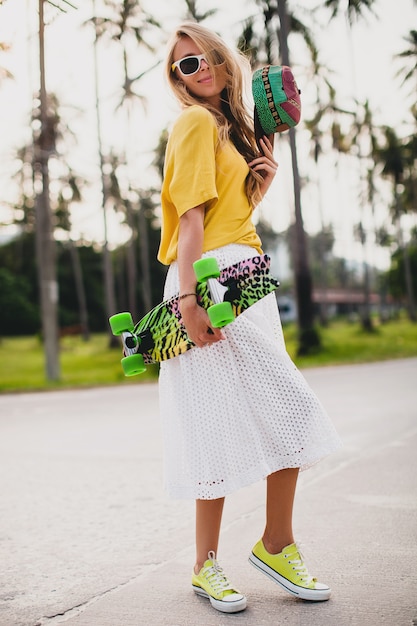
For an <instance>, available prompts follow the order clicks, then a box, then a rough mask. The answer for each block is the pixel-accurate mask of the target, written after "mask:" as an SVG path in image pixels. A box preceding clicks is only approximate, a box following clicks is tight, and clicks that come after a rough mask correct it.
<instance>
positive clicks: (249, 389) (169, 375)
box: [159, 244, 341, 500]
mask: <svg viewBox="0 0 417 626" xmlns="http://www.w3.org/2000/svg"><path fill="white" fill-rule="evenodd" d="M256 254H257V252H256V251H255V250H254V249H253V248H251V247H248V246H242V245H237V244H232V245H228V246H225V247H223V248H218V249H216V250H212V251H210V252H208V253H206V254H204V255H203V256H214V257H216V258H217V260H218V262H219V266H220V267H221V268H223V267H227V266H229V265H232V264H233V263H237V262H238V261H241V260H244V259H248V258H250V257H252V256H256ZM277 278H279V277H277ZM178 289H179V284H178V267H177V263H173V264H172V265H171V266H170V268H169V270H168V274H167V278H166V284H165V292H164V298H170V297H171V296H174V295H175V294H177V293H178ZM223 330H224V334H225V335H226V340H224V341H220V342H217V343H215V344H213V345H211V346H207V347H204V348H197V347H195V348H193V349H192V350H190V351H189V352H187V353H186V354H183V355H181V356H178V357H176V358H174V359H170V360H168V361H164V362H163V363H161V368H160V376H159V399H160V412H161V420H162V428H163V435H164V445H165V455H164V474H165V487H166V490H167V492H168V494H169V495H170V496H172V497H173V498H180V499H182V498H184V499H187V498H191V499H201V500H212V499H215V498H220V497H223V496H225V495H227V494H229V493H231V492H233V491H236V490H237V489H240V488H241V487H245V486H247V485H249V484H252V483H254V482H257V481H259V480H261V479H263V478H265V477H266V476H268V475H269V474H271V473H273V472H275V471H277V470H281V469H284V468H289V467H299V468H300V469H301V470H303V469H306V468H308V467H309V466H311V465H313V464H314V463H316V462H317V461H319V460H320V459H321V458H322V457H324V456H326V455H328V454H330V453H331V452H334V451H335V450H337V449H338V448H339V447H340V445H341V442H340V439H339V437H338V435H337V433H336V431H335V428H334V426H333V424H332V422H331V421H330V419H329V417H328V416H327V414H326V412H325V411H324V409H323V407H322V406H321V404H320V402H319V400H318V399H317V397H316V396H315V394H314V393H313V391H312V390H311V388H310V387H309V386H308V384H307V382H306V381H305V379H304V377H303V376H302V375H301V373H300V372H299V371H298V369H297V368H296V367H295V365H294V363H293V362H292V361H291V359H290V357H289V356H288V354H287V351H286V349H285V343H284V338H283V334H282V328H281V321H280V318H279V312H278V307H277V303H276V297H275V294H273V293H272V294H270V295H269V296H266V297H265V298H263V299H262V300H260V301H259V302H257V303H256V304H254V305H253V306H251V307H250V308H249V309H248V310H247V311H245V312H244V313H242V314H241V315H240V316H239V317H238V318H236V320H235V321H234V322H233V323H232V324H230V325H229V326H227V327H225V328H224V329H223Z"/></svg>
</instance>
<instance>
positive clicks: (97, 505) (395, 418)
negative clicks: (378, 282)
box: [0, 359, 417, 626]
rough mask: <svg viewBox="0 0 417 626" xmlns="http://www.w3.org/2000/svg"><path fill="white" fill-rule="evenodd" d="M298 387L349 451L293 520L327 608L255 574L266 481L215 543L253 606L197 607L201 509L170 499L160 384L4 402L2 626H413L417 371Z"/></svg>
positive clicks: (302, 489) (367, 373)
mask: <svg viewBox="0 0 417 626" xmlns="http://www.w3.org/2000/svg"><path fill="white" fill-rule="evenodd" d="M304 375H305V376H306V378H307V379H308V381H309V382H310V384H311V386H312V387H313V389H314V390H315V391H316V392H317V393H318V395H319V397H320V399H321V400H322V402H323V404H324V405H325V406H326V408H327V409H328V411H329V412H330V414H331V415H332V418H333V420H334V422H335V424H336V426H337V428H338V430H339V433H340V434H341V436H342V438H343V440H344V448H343V449H342V450H341V451H340V452H338V453H337V454H335V455H333V456H331V457H329V458H327V459H325V460H324V461H322V462H321V463H320V464H318V465H317V466H316V467H314V468H312V469H311V470H308V471H307V472H305V473H303V474H302V475H301V477H300V482H299V489H298V493H297V500H296V507H295V527H296V535H297V538H298V541H300V542H301V545H302V551H303V554H304V556H305V558H306V562H307V563H308V565H309V568H310V570H312V571H313V572H314V573H315V574H316V575H317V576H318V577H319V579H321V580H323V581H325V582H327V583H328V584H330V585H331V587H332V589H333V595H332V598H331V600H330V601H329V602H326V603H318V604H313V603H304V602H302V601H298V600H296V599H294V598H292V597H290V596H287V595H286V594H285V593H284V592H282V591H281V590H280V589H279V588H278V587H277V586H276V585H274V584H273V583H272V582H270V581H269V580H268V579H266V578H264V577H263V576H261V575H260V574H259V573H258V572H256V571H255V570H254V569H253V568H252V567H251V566H250V565H249V564H248V563H247V557H248V554H249V552H250V549H251V547H252V545H253V544H254V543H255V541H257V539H258V538H259V536H260V535H261V533H262V529H263V524H264V484H263V482H261V483H258V484H256V485H253V486H251V487H248V488H246V489H242V490H241V491H239V492H238V493H236V494H233V495H232V496H230V497H229V498H228V499H227V502H226V509H225V517H224V523H223V531H222V539H221V545H220V554H219V559H220V562H221V564H222V565H223V566H224V567H225V570H226V571H227V573H228V575H229V577H230V578H231V579H232V581H233V582H234V584H235V585H237V586H238V587H239V588H240V589H241V590H242V591H244V592H245V593H246V595H247V596H248V603H249V604H248V609H247V610H246V611H245V612H243V613H240V614H236V615H229V616H228V615H224V614H220V613H218V612H216V611H214V610H213V609H212V608H211V607H210V606H209V604H208V602H207V601H206V600H204V599H202V598H197V597H195V596H194V594H193V592H192V591H191V588H190V572H191V567H192V564H193V557H194V547H193V541H194V524H193V514H194V504H193V503H192V502H179V501H171V500H168V499H167V497H166V496H165V494H164V492H163V488H162V463H163V460H162V451H161V436H160V430H159V421H158V398H157V388H156V385H149V384H145V385H140V384H138V385H129V386H125V385H120V386H118V387H110V388H104V389H89V390H81V391H79V390H76V391H60V392H50V393H30V394H20V395H18V394H16V395H15V394H13V395H3V396H0V494H1V495H0V626H35V625H36V626H44V625H50V626H54V625H55V624H60V623H68V626H142V625H143V626H149V625H151V624H152V625H155V626H179V625H181V626H197V625H199V626H211V625H216V626H219V625H220V626H221V625H223V624H231V623H232V622H233V624H239V626H240V625H241V624H242V625H246V624H251V625H253V626H263V625H264V626H272V625H276V624H286V625H287V626H298V625H303V626H304V625H305V626H324V625H329V626H333V625H334V626H336V625H337V626H345V625H346V626H347V625H349V626H350V625H357V626H363V625H365V626H366V625H375V626H376V625H378V626H379V625H380V624H387V625H390V626H406V625H412V624H414V625H416V624H417V565H416V564H417V453H416V450H417V359H407V360H400V361H391V362H386V363H377V364H372V365H358V366H348V367H333V368H320V369H312V370H304Z"/></svg>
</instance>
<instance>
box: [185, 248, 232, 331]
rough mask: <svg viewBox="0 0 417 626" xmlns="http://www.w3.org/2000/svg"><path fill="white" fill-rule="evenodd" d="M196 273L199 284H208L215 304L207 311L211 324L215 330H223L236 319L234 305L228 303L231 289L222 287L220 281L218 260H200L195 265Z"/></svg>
mask: <svg viewBox="0 0 417 626" xmlns="http://www.w3.org/2000/svg"><path fill="white" fill-rule="evenodd" d="M193 268H194V272H195V275H196V278H197V281H198V282H199V283H204V282H207V287H208V289H209V292H210V298H211V299H212V300H213V302H214V304H213V305H212V306H210V307H209V308H208V309H207V313H208V316H209V318H210V322H211V323H212V325H213V326H214V327H215V328H223V326H226V325H227V324H230V323H231V322H233V320H234V319H235V314H234V313H233V309H232V305H231V304H230V302H228V301H227V292H228V291H229V287H227V286H225V285H222V284H221V282H220V281H219V280H217V279H218V278H219V276H220V270H219V265H218V263H217V259H215V258H213V257H210V258H205V259H199V260H198V261H195V263H193Z"/></svg>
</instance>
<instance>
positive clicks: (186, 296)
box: [178, 293, 198, 300]
mask: <svg viewBox="0 0 417 626" xmlns="http://www.w3.org/2000/svg"><path fill="white" fill-rule="evenodd" d="M188 296H195V297H196V298H197V297H198V295H197V294H196V293H183V294H182V296H179V298H178V300H184V298H188Z"/></svg>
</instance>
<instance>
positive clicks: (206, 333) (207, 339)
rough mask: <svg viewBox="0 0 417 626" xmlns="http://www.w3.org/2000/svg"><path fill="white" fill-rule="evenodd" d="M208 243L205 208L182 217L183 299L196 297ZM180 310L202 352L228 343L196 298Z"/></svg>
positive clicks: (183, 302) (180, 268)
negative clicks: (199, 262) (196, 269)
mask: <svg viewBox="0 0 417 626" xmlns="http://www.w3.org/2000/svg"><path fill="white" fill-rule="evenodd" d="M203 240H204V205H202V204H201V205H199V206H197V207H194V208H193V209H190V210H189V211H187V212H186V213H184V215H182V216H181V217H180V226H179V234H178V272H179V281H180V295H181V294H186V293H195V290H196V278H195V274H194V270H193V263H194V261H196V260H197V259H199V258H200V257H201V254H202V251H203ZM180 308H181V313H182V317H183V321H184V324H185V328H186V330H187V334H188V336H189V338H190V339H191V341H193V343H195V344H196V346H198V347H199V348H202V347H203V346H205V345H207V344H209V343H214V342H216V341H219V340H220V339H224V335H223V333H222V332H221V330H219V329H218V328H214V327H213V326H212V325H211V323H210V320H209V318H208V315H207V313H206V311H205V310H204V309H203V308H202V307H201V306H199V305H198V304H197V298H196V297H195V296H188V297H187V298H184V299H183V300H180Z"/></svg>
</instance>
